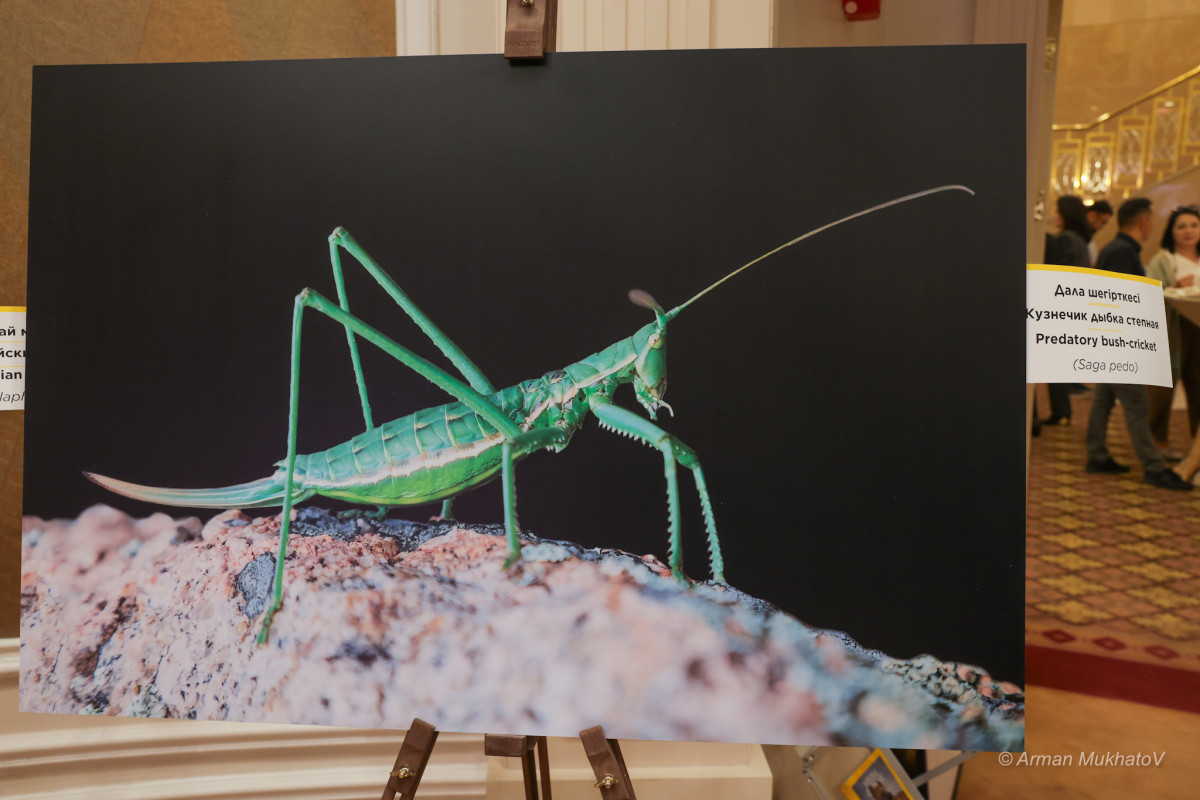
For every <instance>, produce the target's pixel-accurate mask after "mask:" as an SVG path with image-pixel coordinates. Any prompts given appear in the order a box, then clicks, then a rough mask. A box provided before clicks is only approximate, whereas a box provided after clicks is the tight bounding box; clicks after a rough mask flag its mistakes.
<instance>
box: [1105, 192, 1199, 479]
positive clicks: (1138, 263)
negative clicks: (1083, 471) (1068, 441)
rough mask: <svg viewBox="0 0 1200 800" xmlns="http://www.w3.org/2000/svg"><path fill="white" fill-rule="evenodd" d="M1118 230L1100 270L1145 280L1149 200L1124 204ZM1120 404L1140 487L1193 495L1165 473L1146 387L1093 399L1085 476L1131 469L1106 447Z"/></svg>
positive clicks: (1111, 390)
mask: <svg viewBox="0 0 1200 800" xmlns="http://www.w3.org/2000/svg"><path fill="white" fill-rule="evenodd" d="M1117 226H1118V228H1120V230H1119V231H1118V232H1117V236H1116V238H1115V239H1113V240H1112V241H1111V242H1109V243H1108V244H1106V245H1105V246H1104V249H1103V250H1101V251H1100V255H1099V256H1098V257H1097V259H1096V269H1103V270H1107V271H1109V272H1122V273H1125V274H1126V275H1140V276H1142V277H1145V275H1146V268H1145V267H1144V266H1142V257H1141V252H1142V243H1143V242H1144V241H1146V239H1147V237H1149V236H1150V230H1151V229H1152V228H1153V227H1154V213H1153V211H1152V210H1151V207H1150V200H1149V199H1148V198H1145V197H1131V198H1130V199H1128V200H1126V201H1125V202H1124V203H1122V204H1121V207H1120V208H1119V209H1117ZM1118 400H1119V401H1120V402H1121V408H1122V409H1124V411H1125V427H1126V428H1127V429H1128V431H1129V439H1130V441H1131V442H1132V443H1133V449H1134V451H1135V452H1136V453H1137V456H1138V459H1139V460H1140V461H1141V462H1142V469H1143V470H1145V473H1146V474H1145V476H1144V477H1143V478H1142V482H1143V483H1148V484H1150V485H1151V486H1157V487H1158V488H1160V489H1176V490H1179V491H1191V489H1192V488H1193V487H1192V484H1190V483H1188V482H1187V481H1185V480H1183V478H1180V477H1179V475H1178V474H1176V473H1175V472H1174V471H1173V470H1169V469H1167V464H1166V462H1165V461H1163V457H1162V454H1161V453H1159V451H1158V448H1157V447H1155V446H1154V437H1153V436H1152V435H1151V433H1150V401H1149V398H1148V397H1147V395H1146V387H1145V386H1143V385H1141V384H1129V383H1101V384H1097V385H1096V392H1095V395H1094V396H1093V397H1092V411H1091V414H1090V415H1089V416H1088V428H1087V457H1088V461H1087V471H1088V472H1108V473H1122V472H1129V467H1126V466H1124V465H1123V464H1118V463H1117V462H1116V461H1113V458H1112V456H1110V455H1109V453H1108V446H1107V445H1106V439H1107V438H1108V416H1109V414H1110V413H1112V407H1113V404H1114V403H1115V402H1116V401H1118Z"/></svg>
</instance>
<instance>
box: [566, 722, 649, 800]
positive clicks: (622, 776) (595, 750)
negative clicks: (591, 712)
mask: <svg viewBox="0 0 1200 800" xmlns="http://www.w3.org/2000/svg"><path fill="white" fill-rule="evenodd" d="M579 739H580V740H581V741H582V742H583V751H584V752H585V753H587V758H588V761H589V762H591V765H592V772H594V773H595V774H596V788H597V789H599V790H600V796H601V797H602V798H604V800H637V795H635V794H634V793H633V784H632V783H631V782H630V780H629V771H628V770H627V769H626V768H625V757H624V756H622V755H621V745H620V743H619V742H618V741H617V740H616V739H608V738H605V736H604V728H602V727H600V726H599V725H597V726H596V727H595V728H588V729H587V730H586V731H580V732H579Z"/></svg>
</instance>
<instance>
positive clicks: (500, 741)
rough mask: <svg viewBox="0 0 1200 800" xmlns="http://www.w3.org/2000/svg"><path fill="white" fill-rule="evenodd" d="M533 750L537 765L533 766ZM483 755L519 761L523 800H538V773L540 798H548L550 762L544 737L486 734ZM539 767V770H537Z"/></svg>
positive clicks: (547, 799)
mask: <svg viewBox="0 0 1200 800" xmlns="http://www.w3.org/2000/svg"><path fill="white" fill-rule="evenodd" d="M534 748H536V749H537V760H538V761H539V762H540V764H539V765H537V766H535V765H534V753H533V751H534ZM483 752H484V755H489V756H501V757H503V758H519V759H521V774H522V777H524V779H525V800H538V773H539V772H540V773H541V775H542V798H543V800H551V798H550V762H549V760H548V758H547V747H546V737H545V736H513V735H500V734H491V733H489V734H487V735H486V736H484V737H483ZM539 767H540V769H539Z"/></svg>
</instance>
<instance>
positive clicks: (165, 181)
mask: <svg viewBox="0 0 1200 800" xmlns="http://www.w3.org/2000/svg"><path fill="white" fill-rule="evenodd" d="M1023 63H1024V55H1023V51H1022V49H1021V48H1020V47H988V48H978V47H976V48H946V47H938V48H891V49H878V50H875V49H845V50H815V49H813V50H791V51H788V50H771V51H724V52H685V53H622V54H554V55H551V56H549V57H548V58H547V60H546V62H545V63H544V64H541V65H512V64H508V63H506V62H505V61H504V60H503V59H502V58H501V57H499V56H468V57H452V58H407V59H380V60H345V61H309V62H303V61H299V62H297V61H293V62H260V63H242V64H231V63H224V64H175V65H141V66H89V67H39V68H37V69H36V70H35V79H34V80H35V95H34V97H35V99H34V115H33V152H32V188H31V221H30V262H29V264H30V266H29V313H28V319H29V329H30V335H29V350H28V364H29V373H28V403H27V411H26V467H25V513H26V514H28V515H38V516H45V517H50V516H75V515H77V514H78V513H79V512H80V511H82V510H83V509H84V508H85V507H87V506H88V505H90V504H92V503H109V504H112V505H115V506H117V507H120V508H123V509H125V510H127V511H129V512H130V513H133V514H135V515H145V514H147V513H150V512H151V511H155V510H163V509H161V508H156V507H153V506H149V505H145V504H141V503H137V502H133V501H129V500H126V499H124V498H121V497H117V496H115V495H112V494H109V493H107V492H105V491H104V490H102V489H100V488H99V487H97V486H94V485H92V484H91V483H89V482H88V481H86V480H85V479H84V478H83V476H82V475H81V474H80V473H81V470H94V471H97V472H100V473H103V474H106V475H111V476H114V477H118V478H121V479H124V480H130V481H134V482H139V483H148V484H152V485H160V486H181V487H206V486H215V485H225V484H231V483H238V482H242V481H247V480H252V479H256V478H260V477H264V476H266V475H267V474H269V473H270V472H271V471H272V470H273V467H272V464H273V463H274V462H275V461H277V460H278V459H280V458H282V457H283V456H284V454H285V450H286V446H285V445H286V442H285V438H286V431H287V393H288V388H287V387H288V351H289V339H290V319H291V311H292V301H293V298H294V296H295V295H296V294H297V293H298V292H299V291H300V289H301V288H303V287H305V286H312V287H314V288H315V289H317V290H318V291H319V292H321V293H323V294H325V295H326V296H327V297H330V298H336V295H335V291H334V287H333V279H332V276H331V272H330V269H329V257H328V245H327V242H326V237H327V235H328V234H329V232H330V231H331V230H332V229H333V228H334V227H335V226H337V225H343V226H345V227H346V228H347V229H348V230H350V231H351V233H353V234H354V235H355V237H356V238H357V239H358V240H359V242H360V243H361V244H362V245H363V246H364V247H365V248H366V249H367V251H368V252H370V253H371V254H372V255H373V256H374V257H375V258H376V259H377V260H378V261H379V263H380V264H381V265H383V266H384V268H385V269H386V270H387V271H388V272H389V273H390V274H391V275H392V276H393V277H394V278H395V279H396V280H397V282H398V283H399V284H400V285H401V287H402V288H404V289H405V291H406V292H408V293H409V295H410V296H411V297H412V298H413V300H414V301H415V302H416V303H417V304H418V305H419V306H420V307H421V308H422V309H423V310H424V311H426V312H427V313H428V314H429V315H430V316H431V317H432V318H433V319H434V320H435V321H436V322H437V323H438V324H439V325H441V326H442V328H443V330H445V331H446V333H447V334H448V335H449V336H450V337H451V338H453V339H454V340H455V341H456V342H457V343H458V344H459V345H460V346H461V347H462V348H463V349H464V350H465V351H466V352H467V353H468V354H469V355H470V356H471V358H472V359H473V360H475V362H476V363H477V364H478V365H479V366H480V367H481V368H482V369H483V371H484V373H485V374H486V375H487V376H488V377H489V378H490V379H491V380H492V382H493V383H494V384H495V385H496V386H504V385H509V384H512V383H515V382H517V381H519V380H523V379H527V378H533V377H537V376H539V375H541V374H543V373H545V372H547V371H550V370H552V369H557V368H561V367H563V366H565V365H566V364H568V363H570V362H572V361H575V360H578V359H580V358H582V357H583V356H585V355H587V354H589V353H593V352H596V351H598V350H600V349H602V348H603V347H605V346H607V345H609V344H611V343H613V342H615V341H616V340H618V339H620V338H622V337H625V336H628V335H629V334H630V333H632V332H633V331H634V330H636V329H637V328H638V327H640V326H641V325H643V324H645V323H646V322H649V321H650V319H651V317H650V314H649V312H647V311H646V310H644V309H641V308H637V307H635V306H633V305H631V304H630V303H629V302H628V301H627V299H626V292H627V291H628V290H629V289H631V288H635V287H637V288H641V289H645V290H647V291H649V292H651V293H652V294H653V295H655V296H656V297H657V299H658V300H659V301H660V302H661V303H662V304H663V305H664V306H666V307H668V308H670V307H673V306H674V305H676V304H678V303H680V302H682V301H683V300H685V299H687V298H688V297H690V296H691V295H692V294H694V293H695V292H697V291H699V290H700V289H701V288H703V287H704V286H706V285H708V284H709V283H710V282H712V281H714V280H716V279H717V278H719V277H721V276H722V275H724V274H725V273H727V272H729V271H730V270H731V269H733V268H735V267H737V266H739V265H741V264H743V263H745V262H746V261H749V260H750V259H751V258H754V257H755V256H757V255H759V254H760V253H762V252H764V251H766V250H769V249H772V248H774V247H776V246H777V245H779V244H782V243H783V242H785V241H788V240H790V239H792V238H794V237H796V236H798V235H800V234H801V233H803V232H805V231H807V230H809V229H811V228H815V227H817V226H819V225H822V224H824V223H826V222H829V221H831V220H833V219H836V218H839V217H841V216H844V215H846V214H849V213H852V212H854V211H857V210H859V209H861V208H864V207H867V206H871V205H874V204H876V203H880V202H882V201H885V200H888V199H891V198H893V197H896V196H899V195H903V194H907V193H910V192H914V191H918V190H921V189H925V188H929V187H932V186H937V185H942V184H966V185H968V186H970V187H971V188H972V189H974V190H975V191H976V192H977V195H976V196H975V197H970V196H968V195H966V194H963V193H948V194H942V195H938V196H934V197H931V198H927V199H922V200H919V201H915V202H913V203H910V204H906V205H904V206H901V207H896V208H892V209H888V210H886V211H883V212H880V213H878V214H875V215H872V216H870V217H867V218H864V219H861V220H857V221H855V222H852V223H849V224H847V225H844V226H841V227H839V228H837V229H835V230H831V231H829V232H827V233H823V234H821V235H820V236H818V237H815V238H814V239H812V240H810V241H807V242H804V243H802V244H800V245H797V246H795V247H793V248H790V249H789V250H787V251H785V252H783V253H781V254H779V255H777V256H774V257H772V258H771V259H769V260H768V261H765V262H763V263H762V264H760V265H758V266H756V267H754V268H753V269H752V270H751V271H749V272H747V273H745V274H743V275H740V276H738V277H737V278H735V279H734V280H732V281H730V282H729V283H728V284H726V285H724V286H722V287H721V288H720V289H719V290H717V291H716V292H714V293H713V294H711V295H709V296H707V297H706V298H704V299H703V300H701V301H699V302H698V303H697V304H696V305H694V306H693V307H691V308H690V309H688V311H686V312H685V313H684V314H682V315H680V317H679V318H678V319H676V320H675V321H674V322H673V323H672V324H671V326H670V330H669V343H670V344H669V351H668V353H669V359H668V364H669V374H670V389H669V391H668V393H667V400H668V401H669V402H670V403H671V404H672V405H673V406H674V408H675V410H676V416H675V418H674V419H671V418H669V417H667V418H665V420H664V419H663V418H660V420H661V421H662V424H663V425H664V427H666V428H667V429H668V430H670V431H672V432H673V433H676V434H677V435H678V436H679V437H680V438H681V439H683V441H685V442H687V443H688V444H690V445H691V446H692V447H693V448H694V449H695V450H696V451H697V452H698V454H699V455H700V457H701V459H702V460H703V462H704V464H705V469H706V473H707V477H708V483H709V487H710V491H711V493H712V496H713V499H714V503H715V505H716V515H717V522H718V527H719V530H720V533H721V537H722V539H721V540H722V544H723V546H724V550H725V558H726V565H727V577H728V579H729V581H730V582H731V583H732V584H734V585H735V586H737V587H739V588H741V589H743V590H745V591H747V592H749V593H750V594H753V595H756V596H759V597H763V598H765V599H767V600H770V601H772V602H774V603H776V604H777V605H779V606H781V607H782V608H784V609H785V610H787V611H789V612H791V613H793V614H794V615H795V616H797V617H799V618H800V619H802V620H804V621H806V622H808V623H810V624H813V625H816V626H820V627H831V628H835V629H838V630H844V631H846V632H848V633H849V634H850V635H851V636H853V637H854V638H856V639H857V640H858V641H860V642H861V643H862V644H864V645H866V646H868V647H874V648H878V649H881V650H884V651H885V652H888V653H889V654H891V655H894V656H897V657H902V658H903V657H911V656H915V655H917V654H919V653H923V652H930V653H933V654H935V655H937V656H939V657H941V658H945V659H952V660H960V661H967V662H972V663H977V664H980V665H982V666H984V667H985V668H987V669H989V670H990V671H992V672H993V674H995V675H997V676H998V677H1001V678H1006V679H1011V680H1018V681H1019V680H1021V676H1022V674H1023V669H1022V647H1023V622H1022V618H1023V580H1024V562H1023V559H1024V446H1023V441H1024V435H1023V424H1024V422H1023V420H1024V355H1023V354H1024V339H1023V327H1022V321H1021V314H1020V309H1021V307H1022V301H1023V297H1024V287H1025V278H1024V270H1023V269H1022V264H1023V255H1024V252H1023V240H1024V235H1023V230H1024V227H1023V215H1022V206H1023V193H1024V140H1023V137H1024V78H1023V70H1022V64H1023ZM344 263H345V264H346V266H347V284H348V289H349V296H350V307H351V310H352V311H353V312H354V313H355V314H356V315H358V316H360V317H361V318H363V319H364V320H366V321H368V322H369V323H371V324H374V325H376V326H377V327H379V328H380V329H382V330H383V331H384V332H385V333H387V334H389V335H391V336H392V337H393V338H395V339H396V340H397V341H399V342H401V343H403V344H405V345H406V346H411V347H412V348H413V349H415V350H417V351H418V352H419V353H422V354H423V355H426V356H427V357H429V358H431V359H433V360H435V361H437V363H444V360H443V359H441V356H440V354H438V353H437V351H436V350H435V349H434V348H433V347H432V345H430V343H429V342H428V341H427V340H426V339H425V338H424V336H423V334H421V333H420V331H419V330H418V329H417V328H416V327H415V326H414V325H412V323H411V322H409V321H408V320H407V319H406V318H405V317H404V315H403V313H402V312H401V311H400V310H399V309H398V308H397V307H396V306H395V305H394V304H393V303H392V301H391V300H390V299H389V298H387V297H386V296H385V295H384V294H383V292H382V290H380V289H379V288H378V287H377V286H376V285H375V284H374V282H373V281H372V280H371V279H370V278H369V277H368V276H367V275H366V274H365V272H363V271H362V270H361V269H359V268H357V266H356V265H354V263H353V260H352V259H350V258H349V257H346V258H344ZM303 353H304V358H303V366H302V392H301V407H300V451H301V452H312V451H319V450H323V449H325V448H327V447H330V446H332V445H334V444H337V443H339V442H341V441H343V440H345V439H348V438H350V437H351V436H353V435H355V434H356V433H359V432H360V431H361V430H362V416H361V411H360V409H359V402H358V398H357V393H356V389H355V386H354V380H353V374H352V372H351V369H350V362H349V358H348V355H347V353H346V344H345V337H344V334H343V333H342V330H341V329H340V327H338V326H337V325H336V324H335V323H333V322H331V321H330V320H328V319H325V318H323V317H321V316H320V315H318V314H313V315H312V316H311V317H309V318H308V319H307V322H306V325H305V335H304V348H303ZM363 353H364V369H365V371H366V375H367V382H368V386H369V388H370V391H371V398H372V402H373V405H374V409H375V419H376V422H382V421H386V420H388V419H391V418H394V417H398V416H401V415H404V414H407V413H410V412H412V411H415V410H417V409H419V408H423V407H426V406H434V405H440V404H442V403H444V402H448V401H449V398H447V397H446V396H445V395H443V394H441V393H440V392H439V391H438V390H436V389H435V388H433V387H432V386H431V385H428V384H426V383H425V382H424V381H423V380H422V379H420V378H419V377H417V376H415V375H414V374H412V373H410V372H408V371H406V370H405V369H404V368H402V367H400V366H399V365H397V364H395V363H394V362H392V361H391V360H390V359H389V358H388V357H387V356H385V355H383V354H382V353H380V352H379V351H377V350H374V349H373V348H371V347H370V345H363ZM620 398H621V399H620V401H621V402H623V403H624V404H625V405H627V406H630V407H636V406H635V404H634V401H633V398H632V392H631V390H628V389H626V390H624V391H623V392H622V394H621V395H620ZM680 477H681V486H682V487H683V504H684V512H685V517H684V525H685V529H684V546H685V553H686V566H687V569H688V571H689V573H690V574H692V575H693V576H695V577H707V564H706V557H705V544H704V530H703V525H702V521H701V519H700V515H699V511H698V506H697V502H696V499H695V493H694V489H693V488H692V486H691V481H690V478H689V477H688V473H687V472H686V471H683V472H682V473H681V476H680ZM518 490H519V497H520V503H519V510H520V514H521V522H522V525H523V527H524V528H525V529H527V530H530V531H532V532H534V533H537V534H538V535H541V536H544V537H548V538H556V539H571V540H574V541H578V542H580V543H582V544H584V545H588V546H610V547H619V548H623V549H627V550H630V551H633V552H637V553H655V554H657V555H659V556H660V557H661V558H664V559H665V557H666V551H667V521H666V508H665V487H664V482H663V477H662V461H661V457H660V456H659V454H658V453H657V452H655V451H653V450H650V449H647V448H644V447H641V446H639V445H637V444H635V443H633V442H631V441H629V440H627V439H623V438H620V437H616V436H613V435H611V434H607V433H605V432H604V431H601V430H600V429H599V428H597V427H596V426H595V424H594V423H589V425H588V426H587V427H586V428H585V429H584V430H583V431H581V432H579V433H578V434H576V436H575V439H574V441H573V442H572V444H571V446H570V448H569V449H568V450H566V451H565V452H564V453H562V454H559V455H557V456H551V455H549V454H538V455H536V456H534V457H531V458H529V459H528V460H527V461H525V462H523V463H522V465H521V467H520V469H519V470H518ZM315 502H318V503H323V504H325V505H332V504H331V503H326V502H325V501H322V500H320V499H318V500H316V501H315ZM166 510H167V511H169V512H170V511H171V509H166ZM436 512H437V507H436V506H429V507H428V508H417V509H409V510H407V511H405V510H401V511H397V512H393V513H394V514H398V515H407V516H409V517H410V518H414V519H422V518H425V517H428V516H429V515H432V514H434V513H436ZM456 512H457V514H458V516H459V518H460V519H464V520H467V521H479V522H498V521H499V520H500V518H501V517H500V498H499V489H498V485H497V484H495V483H493V484H490V485H488V486H486V487H483V488H481V489H479V490H478V491H475V492H473V493H472V494H470V495H467V496H465V497H463V498H460V500H459V501H458V503H457V505H456ZM174 513H176V514H178V513H180V512H178V511H176V512H174Z"/></svg>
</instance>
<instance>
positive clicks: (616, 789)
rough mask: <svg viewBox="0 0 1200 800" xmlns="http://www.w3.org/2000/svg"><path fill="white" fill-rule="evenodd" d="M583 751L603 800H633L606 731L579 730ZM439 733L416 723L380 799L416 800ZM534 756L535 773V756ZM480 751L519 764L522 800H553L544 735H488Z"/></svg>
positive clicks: (621, 760) (617, 749)
mask: <svg viewBox="0 0 1200 800" xmlns="http://www.w3.org/2000/svg"><path fill="white" fill-rule="evenodd" d="M579 738H580V740H581V741H582V742H583V751H584V753H586V754H587V758H588V761H589V762H590V763H591V765H592V772H593V773H595V775H596V783H595V786H596V788H597V789H598V790H599V791H600V797H601V798H603V800H637V795H635V794H634V793H633V783H632V782H631V781H630V780H629V770H627V769H626V768H625V758H624V756H622V755H621V745H620V743H619V742H617V740H616V739H608V738H605V736H604V729H603V728H601V727H600V726H599V725H597V726H596V727H594V728H588V729H587V730H586V731H580V733H579ZM436 741H437V731H436V730H435V729H434V727H433V726H432V725H430V724H429V723H428V722H425V721H423V720H419V719H414V720H413V721H412V725H411V726H410V727H409V729H408V733H407V734H405V736H404V743H403V744H401V745H400V753H399V755H397V756H396V764H395V766H393V767H392V771H391V772H390V773H388V782H387V784H386V785H385V786H384V787H383V797H382V800H414V798H415V797H416V796H417V787H418V786H419V785H420V784H421V776H422V775H423V774H424V773H425V766H426V765H427V764H428V763H429V756H430V754H431V753H432V752H433V745H434V743H435V742H436ZM535 750H536V751H537V758H536V768H535V763H534V762H535V759H534V751H535ZM483 752H484V754H486V755H489V756H504V757H507V758H519V759H521V773H522V775H523V776H524V778H525V800H551V797H550V762H549V760H548V759H547V747H546V737H545V736H511V735H492V734H489V735H487V736H484V737H483ZM539 774H540V775H541V778H542V781H541V785H542V792H541V794H540V795H539V793H538V775H539Z"/></svg>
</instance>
